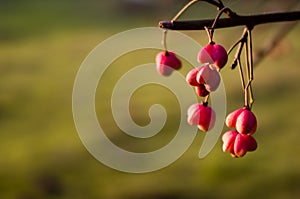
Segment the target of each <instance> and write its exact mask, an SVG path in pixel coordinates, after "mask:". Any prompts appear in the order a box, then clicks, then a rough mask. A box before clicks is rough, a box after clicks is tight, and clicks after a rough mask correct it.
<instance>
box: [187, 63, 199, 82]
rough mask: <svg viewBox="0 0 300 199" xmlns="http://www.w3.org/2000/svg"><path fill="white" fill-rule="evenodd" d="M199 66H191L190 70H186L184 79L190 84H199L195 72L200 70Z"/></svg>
mask: <svg viewBox="0 0 300 199" xmlns="http://www.w3.org/2000/svg"><path fill="white" fill-rule="evenodd" d="M200 68H201V66H199V67H197V68H193V69H192V70H190V71H189V72H188V74H187V75H186V78H185V79H186V81H187V83H188V84H189V85H191V86H199V83H198V82H197V80H196V77H197V74H198V72H199V70H200Z"/></svg>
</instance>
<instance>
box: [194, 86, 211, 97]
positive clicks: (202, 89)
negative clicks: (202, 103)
mask: <svg viewBox="0 0 300 199" xmlns="http://www.w3.org/2000/svg"><path fill="white" fill-rule="evenodd" d="M195 91H196V93H197V95H198V96H199V97H206V96H207V95H209V93H210V92H209V91H208V90H206V88H205V86H204V84H199V85H198V86H196V87H195Z"/></svg>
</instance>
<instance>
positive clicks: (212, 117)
mask: <svg viewBox="0 0 300 199" xmlns="http://www.w3.org/2000/svg"><path fill="white" fill-rule="evenodd" d="M215 121H216V114H215V111H214V110H213V109H212V108H211V107H209V106H207V103H202V104H193V105H191V106H190V107H189V109H188V123H189V124H190V125H197V126H198V128H199V129H200V130H201V131H204V132H206V131H208V130H210V129H212V128H213V126H214V124H215Z"/></svg>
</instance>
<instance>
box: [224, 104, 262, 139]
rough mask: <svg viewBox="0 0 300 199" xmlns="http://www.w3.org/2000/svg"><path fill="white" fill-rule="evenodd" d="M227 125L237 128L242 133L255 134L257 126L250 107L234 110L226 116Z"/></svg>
mask: <svg viewBox="0 0 300 199" xmlns="http://www.w3.org/2000/svg"><path fill="white" fill-rule="evenodd" d="M226 125H227V126H228V127H229V128H236V130H237V131H238V132H239V133H242V134H250V135H251V134H254V133H255V131H256V128H257V120H256V117H255V115H254V114H253V113H252V111H250V110H249V109H248V108H246V107H244V108H241V109H238V110H235V111H233V112H232V113H230V114H229V115H228V116H227V117H226Z"/></svg>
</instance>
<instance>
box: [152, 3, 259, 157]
mask: <svg viewBox="0 0 300 199" xmlns="http://www.w3.org/2000/svg"><path fill="white" fill-rule="evenodd" d="M225 11H226V8H223V9H221V10H220V11H219V13H218V15H217V16H216V18H215V21H214V23H213V25H212V26H211V27H204V28H205V30H206V32H207V35H208V38H209V43H208V44H207V45H206V46H205V47H204V48H202V49H201V50H200V51H199V53H198V56H197V61H198V62H199V63H200V64H201V66H198V67H196V68H193V69H192V70H190V71H189V72H188V74H187V75H186V82H187V83H188V84H189V85H190V86H193V87H194V88H195V92H196V93H197V95H198V96H199V97H204V98H205V99H204V100H203V101H202V102H201V103H197V104H193V105H191V106H190V107H189V109H188V112H187V122H188V123H189V124H190V125H195V126H197V127H198V129H199V130H201V131H203V132H207V131H209V130H211V129H212V128H213V127H214V124H215V121H216V113H215V111H214V110H213V109H212V108H211V107H210V106H209V105H208V104H209V96H210V93H211V92H214V91H216V90H217V89H218V87H219V85H220V81H221V77H220V71H221V69H222V68H223V67H224V66H225V65H226V63H227V61H228V53H230V52H231V51H232V50H233V48H235V47H237V46H238V48H237V49H238V50H237V52H236V54H235V56H234V61H233V63H232V65H231V69H235V68H236V67H237V66H238V68H239V72H240V78H241V83H242V88H243V92H244V97H245V98H244V99H245V104H244V107H243V108H241V109H238V110H236V111H234V112H232V113H230V114H229V115H228V116H227V118H226V121H225V123H226V125H227V126H228V127H229V128H234V130H230V131H227V132H226V133H224V135H223V136H222V141H223V151H224V152H227V151H229V152H230V154H231V156H233V157H243V156H244V155H245V154H246V153H247V152H249V151H255V150H256V148H257V142H256V140H255V139H254V138H253V136H252V135H253V134H254V133H255V132H256V128H257V120H256V117H255V115H254V114H253V113H252V112H251V108H252V104H253V103H254V99H253V92H252V85H251V83H252V80H253V79H254V78H253V55H252V37H251V28H250V27H245V30H244V33H243V35H242V37H241V39H240V40H239V41H238V42H237V43H236V44H234V45H233V47H232V48H231V49H230V50H229V51H228V53H227V51H226V50H225V48H224V47H223V46H222V45H219V44H216V43H215V42H214V41H213V34H214V27H215V25H216V22H217V21H218V20H219V18H220V17H221V15H222V13H223V12H225ZM179 15H180V14H179ZM179 15H178V16H179ZM175 19H177V16H176V17H175ZM175 19H174V20H175ZM166 34H167V31H166V30H165V31H164V40H163V42H162V43H163V46H164V52H160V53H158V55H157V56H156V65H157V71H158V73H159V74H161V75H164V76H169V75H171V73H172V71H174V70H179V69H180V68H181V62H180V60H179V59H178V58H177V57H176V55H175V54H174V53H173V52H169V51H167V47H166ZM243 49H246V50H245V55H246V56H245V57H246V60H245V61H244V62H242V61H241V53H242V51H243ZM242 64H245V65H246V67H245V68H246V72H247V73H246V74H247V75H244V69H243V67H242ZM246 78H247V79H246ZM247 80H248V81H247Z"/></svg>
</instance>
